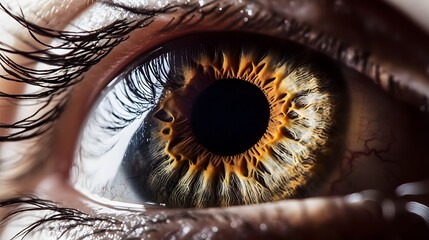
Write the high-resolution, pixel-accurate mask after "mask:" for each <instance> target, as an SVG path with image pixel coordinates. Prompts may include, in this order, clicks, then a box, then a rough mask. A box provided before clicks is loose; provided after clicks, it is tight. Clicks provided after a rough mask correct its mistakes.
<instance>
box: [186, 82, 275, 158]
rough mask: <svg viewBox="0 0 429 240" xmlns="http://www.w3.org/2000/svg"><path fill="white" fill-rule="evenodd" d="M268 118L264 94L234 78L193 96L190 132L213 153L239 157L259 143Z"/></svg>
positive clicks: (251, 85) (268, 110) (268, 108)
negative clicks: (194, 98) (191, 130)
mask: <svg viewBox="0 0 429 240" xmlns="http://www.w3.org/2000/svg"><path fill="white" fill-rule="evenodd" d="M269 118H270V107H269V103H268V100H267V98H266V97H265V95H264V93H263V92H262V91H261V90H260V89H259V88H258V87H257V86H255V85H254V84H251V83H249V82H246V81H244V80H238V79H225V80H218V81H216V82H215V83H214V84H213V85H211V86H210V87H208V88H207V89H205V90H204V91H202V92H201V93H200V95H199V96H198V97H197V99H196V101H195V102H194V105H193V107H192V115H191V121H192V129H193V132H194V134H195V137H196V138H197V140H198V141H199V143H200V144H201V145H202V146H204V147H205V148H206V149H207V150H209V151H211V152H212V153H214V154H218V155H222V156H231V155H236V154H240V153H242V152H244V151H246V150H248V149H249V148H251V147H252V146H253V145H254V144H255V143H257V142H258V141H259V139H260V138H261V137H262V135H263V134H264V133H265V131H266V129H267V126H268V121H269Z"/></svg>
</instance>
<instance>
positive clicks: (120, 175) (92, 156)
mask: <svg viewBox="0 0 429 240" xmlns="http://www.w3.org/2000/svg"><path fill="white" fill-rule="evenodd" d="M165 61H166V60H165ZM164 65H165V68H166V71H168V64H167V62H166V63H165V64H164ZM131 77H132V78H134V79H140V78H141V76H140V77H139V76H137V75H136V74H135V72H133V74H132V76H131ZM148 78H149V81H153V82H156V81H157V80H156V77H155V76H153V75H152V73H150V76H148ZM121 80H122V81H123V78H122V76H119V77H118V78H117V79H116V80H114V81H113V82H112V83H113V84H112V86H108V87H107V88H106V95H105V97H103V98H112V99H111V100H112V101H110V102H111V103H112V104H114V103H116V104H115V105H112V109H104V108H102V107H100V105H97V104H96V105H95V107H94V110H93V111H92V115H90V116H89V118H88V120H89V121H88V123H86V125H85V127H84V130H83V133H82V136H81V141H80V146H81V147H80V148H78V149H77V153H76V157H75V162H74V167H73V170H72V174H71V175H72V177H71V179H72V182H73V183H74V185H75V187H76V189H78V190H79V191H81V192H82V193H84V194H85V195H87V196H89V197H92V198H96V199H97V198H100V197H101V198H102V199H101V200H102V201H103V202H108V201H115V202H128V203H141V202H142V201H141V199H140V198H139V197H138V196H137V195H136V194H135V193H134V191H133V190H132V188H131V186H130V185H129V181H128V180H127V179H126V177H127V175H126V174H125V173H124V172H123V171H122V170H121V168H120V165H121V162H122V160H123V158H124V155H125V152H126V150H127V148H128V145H129V143H130V141H132V137H133V135H134V133H135V132H136V131H137V129H138V128H139V127H140V126H141V125H142V124H143V121H144V119H145V117H146V115H147V112H145V113H144V114H142V115H141V116H139V117H138V118H137V119H135V120H134V121H133V122H132V123H130V124H129V125H128V126H127V127H125V128H124V129H122V130H121V131H119V132H118V133H117V134H116V135H114V136H111V135H108V134H106V132H105V131H103V129H102V127H103V126H100V125H97V124H93V125H91V122H90V120H91V119H92V117H93V116H94V115H95V114H96V112H95V111H97V115H96V116H98V117H101V118H105V119H107V120H108V119H109V118H111V116H110V115H111V112H112V111H113V112H115V113H116V114H118V115H120V116H123V117H127V116H130V113H128V112H127V111H125V110H124V109H123V108H122V107H120V106H119V105H117V103H118V100H117V99H115V98H116V97H115V96H113V94H111V95H109V91H112V90H113V89H115V90H116V92H125V91H126V90H125V87H124V85H122V84H120V83H121V82H120V81H121ZM142 81H148V80H142ZM115 83H117V84H115ZM144 86H146V85H144ZM162 91H163V90H162V89H157V93H156V94H157V96H160V95H161V93H162ZM147 92H150V90H149V89H147ZM116 96H117V97H118V98H119V100H121V101H122V102H124V103H126V105H127V106H132V105H133V102H131V101H130V100H129V99H128V98H126V97H125V95H121V94H118V95H116ZM92 127H95V128H92ZM98 140H102V142H98ZM106 146H107V147H106ZM110 146H113V148H110ZM103 147H106V151H105V152H104V151H103V152H104V154H102V155H99V153H100V149H103ZM82 150H83V151H84V152H85V153H89V154H79V153H80V151H82ZM97 154H98V155H97ZM115 205H117V204H115Z"/></svg>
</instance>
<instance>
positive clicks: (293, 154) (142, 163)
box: [77, 34, 345, 207]
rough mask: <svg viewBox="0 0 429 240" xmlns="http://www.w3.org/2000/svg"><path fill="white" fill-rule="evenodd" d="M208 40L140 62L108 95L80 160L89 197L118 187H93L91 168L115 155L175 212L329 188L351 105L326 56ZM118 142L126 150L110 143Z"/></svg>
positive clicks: (277, 45) (259, 43)
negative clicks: (346, 111) (347, 107)
mask: <svg viewBox="0 0 429 240" xmlns="http://www.w3.org/2000/svg"><path fill="white" fill-rule="evenodd" d="M209 36H210V37H201V36H193V37H190V38H189V37H188V38H186V39H179V40H176V41H173V42H171V43H170V44H169V45H167V46H163V47H162V50H158V51H155V52H153V53H152V54H150V55H149V56H144V57H143V58H142V59H140V60H138V61H137V62H136V63H134V64H133V65H132V66H131V67H129V69H128V70H127V71H125V72H124V73H123V74H121V75H120V76H119V77H117V79H116V80H115V81H116V83H115V85H114V86H112V87H111V88H110V89H108V90H107V91H106V93H105V95H104V96H103V97H102V99H101V100H100V101H99V103H98V105H97V106H96V107H95V108H94V112H93V114H92V115H91V116H90V117H89V120H88V124H87V127H86V129H85V130H84V131H85V132H84V135H83V138H82V140H81V141H82V144H81V150H80V154H79V158H80V159H78V161H77V167H78V170H79V171H80V172H79V174H81V175H82V176H79V175H78V176H77V179H78V182H79V181H82V180H81V179H80V178H83V180H84V181H86V183H83V184H82V183H81V184H82V185H84V184H89V186H90V192H93V191H94V190H93V189H91V185H93V186H94V184H95V187H96V188H99V187H100V186H102V188H103V189H107V191H109V188H110V187H109V185H110V184H111V183H110V182H109V180H108V181H107V182H96V181H93V180H92V179H94V176H93V173H92V171H94V170H95V169H91V167H89V166H86V162H94V161H101V162H103V163H106V164H109V162H110V159H111V158H112V154H115V153H114V152H115V151H118V152H119V154H120V155H119V156H118V157H119V159H120V166H119V169H118V171H119V172H123V174H124V176H123V178H124V179H126V180H125V181H126V182H127V183H128V184H131V185H132V189H133V192H136V193H137V195H138V196H139V197H141V198H142V199H143V200H144V201H149V202H155V203H162V204H166V205H167V206H171V207H207V206H230V205H238V204H251V203H260V202H269V201H275V200H281V199H287V198H296V197H303V196H306V195H308V194H309V193H311V191H312V188H314V187H315V186H317V185H318V184H320V181H324V180H325V178H326V175H327V172H328V171H329V170H331V165H332V164H333V162H336V161H337V158H338V154H337V153H338V152H340V151H341V149H337V148H335V147H337V146H336V145H339V144H337V142H336V141H338V136H339V135H341V134H342V133H341V130H343V129H342V128H341V127H340V126H342V125H343V124H342V122H343V120H342V119H341V117H340V116H339V112H340V109H342V104H343V103H344V102H345V98H341V97H340V95H341V94H343V92H344V89H343V88H342V85H343V83H342V79H338V77H337V76H336V74H335V71H336V69H335V68H333V67H332V66H331V65H330V64H329V61H328V59H327V58H326V57H325V58H323V57H322V56H319V55H317V54H316V53H314V52H313V51H309V50H308V49H305V48H303V47H302V46H299V45H296V44H293V43H290V42H285V41H279V40H277V42H276V41H275V40H273V39H271V38H269V37H267V36H265V37H261V36H259V37H255V36H247V35H243V36H239V35H235V36H228V34H217V35H213V36H212V35H210V34H209ZM267 42H270V47H269V46H266V45H267ZM180 43H186V44H184V45H183V46H179V47H178V45H179V44H180ZM264 45H265V46H264ZM343 117H344V116H343ZM134 122H138V123H137V124H135V123H134ZM128 125H136V126H137V129H134V127H131V129H130V128H129V127H128ZM334 129H335V130H334ZM124 132H127V133H128V132H130V133H131V135H130V136H131V137H130V139H129V140H128V139H127V138H124V137H123V134H125V133H124ZM110 137H113V139H115V141H116V140H118V141H121V142H122V141H125V142H129V144H128V146H127V147H126V149H122V150H116V149H115V146H116V145H117V144H119V143H118V142H113V143H112V145H108V146H105V145H104V144H105V141H103V139H108V138H110ZM100 144H102V145H103V146H102V148H100V147H99V145H100ZM106 147H107V148H108V149H112V150H111V151H108V152H106V150H107V149H106ZM124 151H125V152H124ZM121 156H123V157H121ZM101 162H99V164H101ZM109 165H110V164H109ZM95 174H96V175H97V174H99V173H95ZM113 184H114V183H113ZM84 187H86V186H85V185H84ZM124 198H125V197H124Z"/></svg>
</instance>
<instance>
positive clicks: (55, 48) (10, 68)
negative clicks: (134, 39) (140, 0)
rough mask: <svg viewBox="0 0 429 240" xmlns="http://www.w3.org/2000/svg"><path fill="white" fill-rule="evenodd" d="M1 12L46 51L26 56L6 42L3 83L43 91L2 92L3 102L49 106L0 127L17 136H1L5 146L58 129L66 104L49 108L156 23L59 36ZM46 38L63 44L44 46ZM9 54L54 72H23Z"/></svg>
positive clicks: (1, 51) (1, 49)
mask: <svg viewBox="0 0 429 240" xmlns="http://www.w3.org/2000/svg"><path fill="white" fill-rule="evenodd" d="M0 8H1V9H2V10H3V11H5V12H6V13H7V14H8V15H9V16H11V17H12V18H14V19H15V20H16V21H17V22H18V23H19V24H21V25H22V26H24V27H25V28H27V29H28V32H29V34H30V35H31V37H32V38H33V40H35V41H36V42H37V43H38V44H40V46H41V47H37V46H32V47H33V49H35V50H33V51H22V50H20V49H16V48H14V47H12V46H10V45H8V44H6V43H4V42H0V66H1V67H2V68H3V69H4V70H5V72H6V75H2V76H0V79H1V80H3V81H11V82H18V83H25V84H29V85H33V86H37V87H40V90H39V91H37V92H34V93H27V94H10V93H6V92H0V100H1V99H6V100H9V101H19V100H37V102H38V103H41V102H45V104H42V105H41V106H40V107H39V108H38V109H37V110H35V111H34V112H33V114H32V115H31V116H28V117H26V118H25V119H22V120H20V121H17V122H14V123H12V124H4V123H2V124H0V129H1V128H3V129H9V130H10V129H13V130H14V131H13V132H12V133H9V134H6V135H1V136H0V142H5V141H21V140H25V139H30V138H33V137H35V136H39V135H40V134H42V133H44V132H46V131H47V130H48V129H50V127H51V125H52V123H53V122H54V121H55V120H56V119H58V117H59V116H60V113H61V112H62V110H63V108H64V105H65V103H66V98H64V99H62V100H60V101H59V103H58V104H57V105H56V107H55V108H53V109H49V108H48V107H49V105H50V104H49V103H51V102H52V101H54V100H56V99H57V97H58V96H61V95H63V94H64V93H65V92H66V91H67V90H68V89H69V87H70V86H72V85H74V84H76V83H77V82H79V81H80V80H81V79H82V75H83V73H85V72H86V71H87V70H88V69H89V68H90V67H92V66H93V65H94V64H96V63H98V62H99V61H100V60H101V59H102V58H104V57H105V56H106V55H107V54H108V53H109V52H110V51H111V50H112V49H113V48H114V47H115V46H117V45H118V44H119V43H121V42H122V41H124V40H125V39H126V38H127V37H126V36H127V35H128V34H129V33H130V32H131V31H133V30H134V29H136V28H138V27H142V26H145V25H147V24H149V23H150V18H149V17H147V18H144V19H142V20H139V21H126V20H120V21H116V22H114V23H112V24H110V25H108V26H106V27H103V28H101V29H97V30H94V31H80V32H71V31H57V30H52V29H47V28H43V27H41V26H38V25H35V24H32V23H30V22H28V21H27V20H26V19H25V16H24V15H23V14H22V15H20V16H19V15H16V14H14V13H12V12H10V11H9V10H8V9H7V8H6V7H5V6H4V5H3V4H0ZM43 37H48V38H49V39H55V40H59V41H58V43H57V45H50V44H46V43H45V42H44V41H43V40H41V39H42V38H43ZM5 53H8V54H12V55H19V56H22V57H24V58H26V59H29V60H31V61H33V62H35V63H36V62H37V63H43V64H44V65H45V66H48V68H47V70H40V69H36V68H28V67H25V66H22V65H20V64H19V63H16V62H15V61H14V60H12V59H11V57H10V56H6V54H5ZM20 104H22V102H20ZM43 111H47V112H46V113H45V114H44V115H43V116H42V117H38V118H36V117H35V116H36V115H38V114H39V113H40V112H43ZM6 132H7V131H6Z"/></svg>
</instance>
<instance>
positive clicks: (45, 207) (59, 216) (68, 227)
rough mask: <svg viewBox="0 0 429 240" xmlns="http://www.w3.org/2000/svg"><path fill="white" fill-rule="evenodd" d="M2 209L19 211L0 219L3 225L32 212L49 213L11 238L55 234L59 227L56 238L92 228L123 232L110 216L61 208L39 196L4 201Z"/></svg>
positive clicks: (85, 235) (0, 204) (82, 234)
mask: <svg viewBox="0 0 429 240" xmlns="http://www.w3.org/2000/svg"><path fill="white" fill-rule="evenodd" d="M2 207H15V208H16V209H15V210H13V211H12V212H10V213H8V214H7V215H6V216H5V217H3V218H2V219H1V220H0V226H1V225H3V224H6V223H7V221H9V220H12V219H14V218H15V217H18V216H19V215H21V214H23V213H26V214H30V215H31V214H32V213H34V214H37V213H41V212H42V213H45V212H46V214H44V216H40V218H39V219H38V220H37V221H34V222H32V223H31V224H30V225H28V226H26V227H25V228H24V229H22V230H20V231H19V232H18V233H16V235H15V236H14V237H13V238H12V239H18V238H20V239H25V238H26V237H27V236H30V235H31V234H35V233H37V231H41V230H49V231H52V230H53V228H56V230H57V233H58V232H59V234H58V236H56V237H57V238H61V237H62V236H65V235H66V234H68V233H69V231H72V230H74V229H81V228H85V227H88V226H91V227H92V228H93V229H97V227H101V226H104V228H98V229H97V231H98V232H103V233H106V232H110V233H114V232H121V224H122V222H121V221H119V220H116V219H114V218H111V217H99V216H97V217H94V216H90V215H89V214H86V213H83V212H80V211H78V210H76V209H71V208H60V207H58V205H56V204H55V203H54V202H51V201H48V200H42V199H38V198H36V197H20V198H14V199H10V200H7V201H3V202H0V208H2ZM101 223H103V224H101ZM97 231H94V232H93V233H92V234H88V233H86V232H82V233H81V234H80V236H76V237H77V238H76V239H86V238H88V237H91V236H96V235H97Z"/></svg>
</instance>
